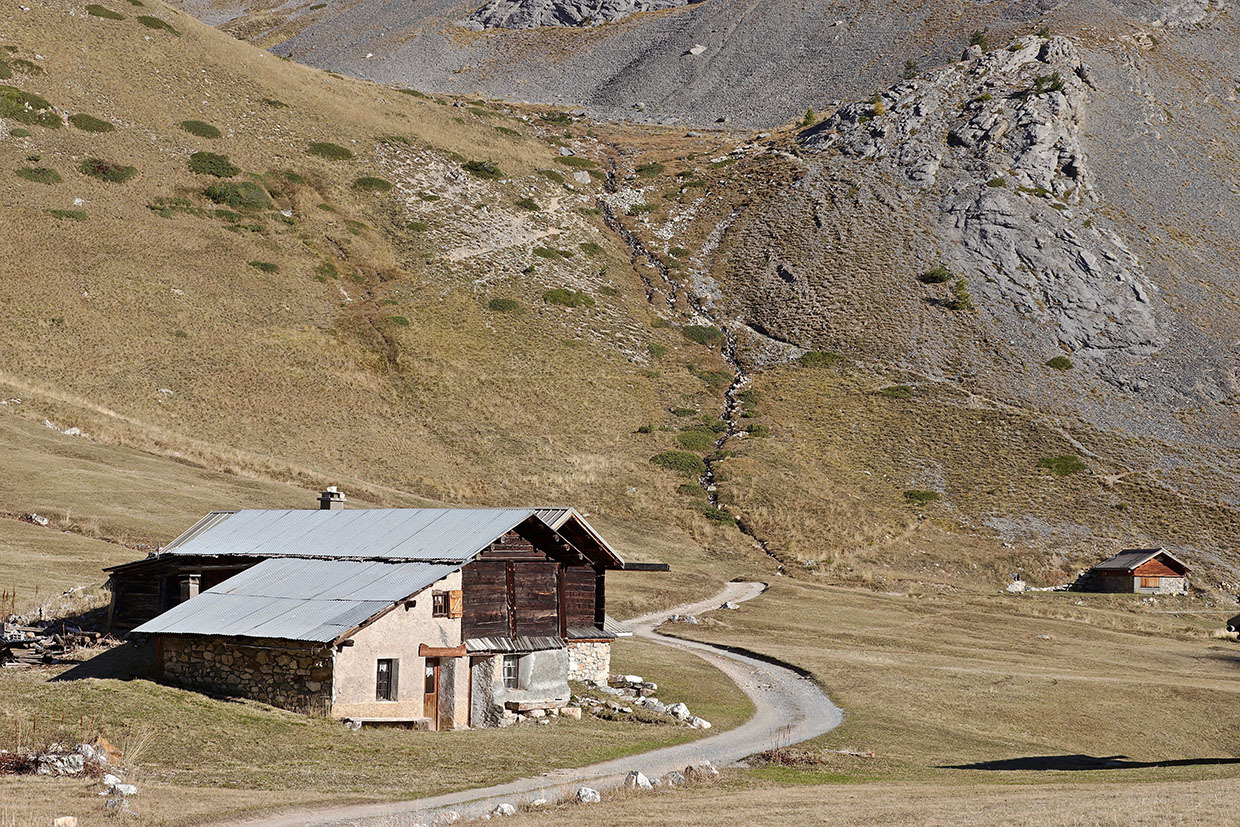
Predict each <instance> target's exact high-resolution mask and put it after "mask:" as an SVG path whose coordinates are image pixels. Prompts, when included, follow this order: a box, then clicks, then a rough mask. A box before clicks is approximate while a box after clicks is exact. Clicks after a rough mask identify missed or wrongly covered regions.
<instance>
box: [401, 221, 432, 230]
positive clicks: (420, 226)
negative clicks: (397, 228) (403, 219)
mask: <svg viewBox="0 0 1240 827" xmlns="http://www.w3.org/2000/svg"><path fill="white" fill-rule="evenodd" d="M405 226H406V227H408V228H409V229H410V230H412V231H413V232H415V233H424V232H426V230H427V223H426V222H425V221H410V222H409V223H408V224H406V225H405Z"/></svg>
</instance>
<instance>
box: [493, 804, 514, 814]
mask: <svg viewBox="0 0 1240 827" xmlns="http://www.w3.org/2000/svg"><path fill="white" fill-rule="evenodd" d="M516 814H517V808H516V807H514V806H513V805H511V804H509V803H508V802H507V801H505V802H504V803H503V804H500V805H499V806H498V807H496V808H495V809H494V810H492V811H491V815H493V816H515V815H516Z"/></svg>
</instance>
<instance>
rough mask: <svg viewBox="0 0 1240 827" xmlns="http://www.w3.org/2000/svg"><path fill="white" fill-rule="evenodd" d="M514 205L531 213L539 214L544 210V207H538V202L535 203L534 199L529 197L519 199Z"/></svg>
mask: <svg viewBox="0 0 1240 827" xmlns="http://www.w3.org/2000/svg"><path fill="white" fill-rule="evenodd" d="M513 203H514V204H516V205H517V206H518V207H520V208H521V209H523V210H529V211H530V212H538V211H539V210H541V209H542V207H540V206H538V202H537V201H535V200H534V199H533V198H530V197H529V196H528V195H527V196H525V197H523V198H518V199H517V200H516V201H514V202H513Z"/></svg>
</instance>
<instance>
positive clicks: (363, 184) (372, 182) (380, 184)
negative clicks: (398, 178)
mask: <svg viewBox="0 0 1240 827" xmlns="http://www.w3.org/2000/svg"><path fill="white" fill-rule="evenodd" d="M353 189H355V190H361V191H363V192H387V191H388V190H390V189H392V182H391V181H389V180H387V179H386V178H379V177H376V176H374V175H363V176H362V177H361V178H357V179H355V180H354V181H353Z"/></svg>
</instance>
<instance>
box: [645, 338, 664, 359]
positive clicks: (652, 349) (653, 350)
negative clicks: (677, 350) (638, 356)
mask: <svg viewBox="0 0 1240 827" xmlns="http://www.w3.org/2000/svg"><path fill="white" fill-rule="evenodd" d="M646 352H647V353H649V354H650V358H651V359H662V358H663V357H664V356H666V355H667V345H663V344H659V343H658V342H651V343H650V344H648V345H646Z"/></svg>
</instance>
